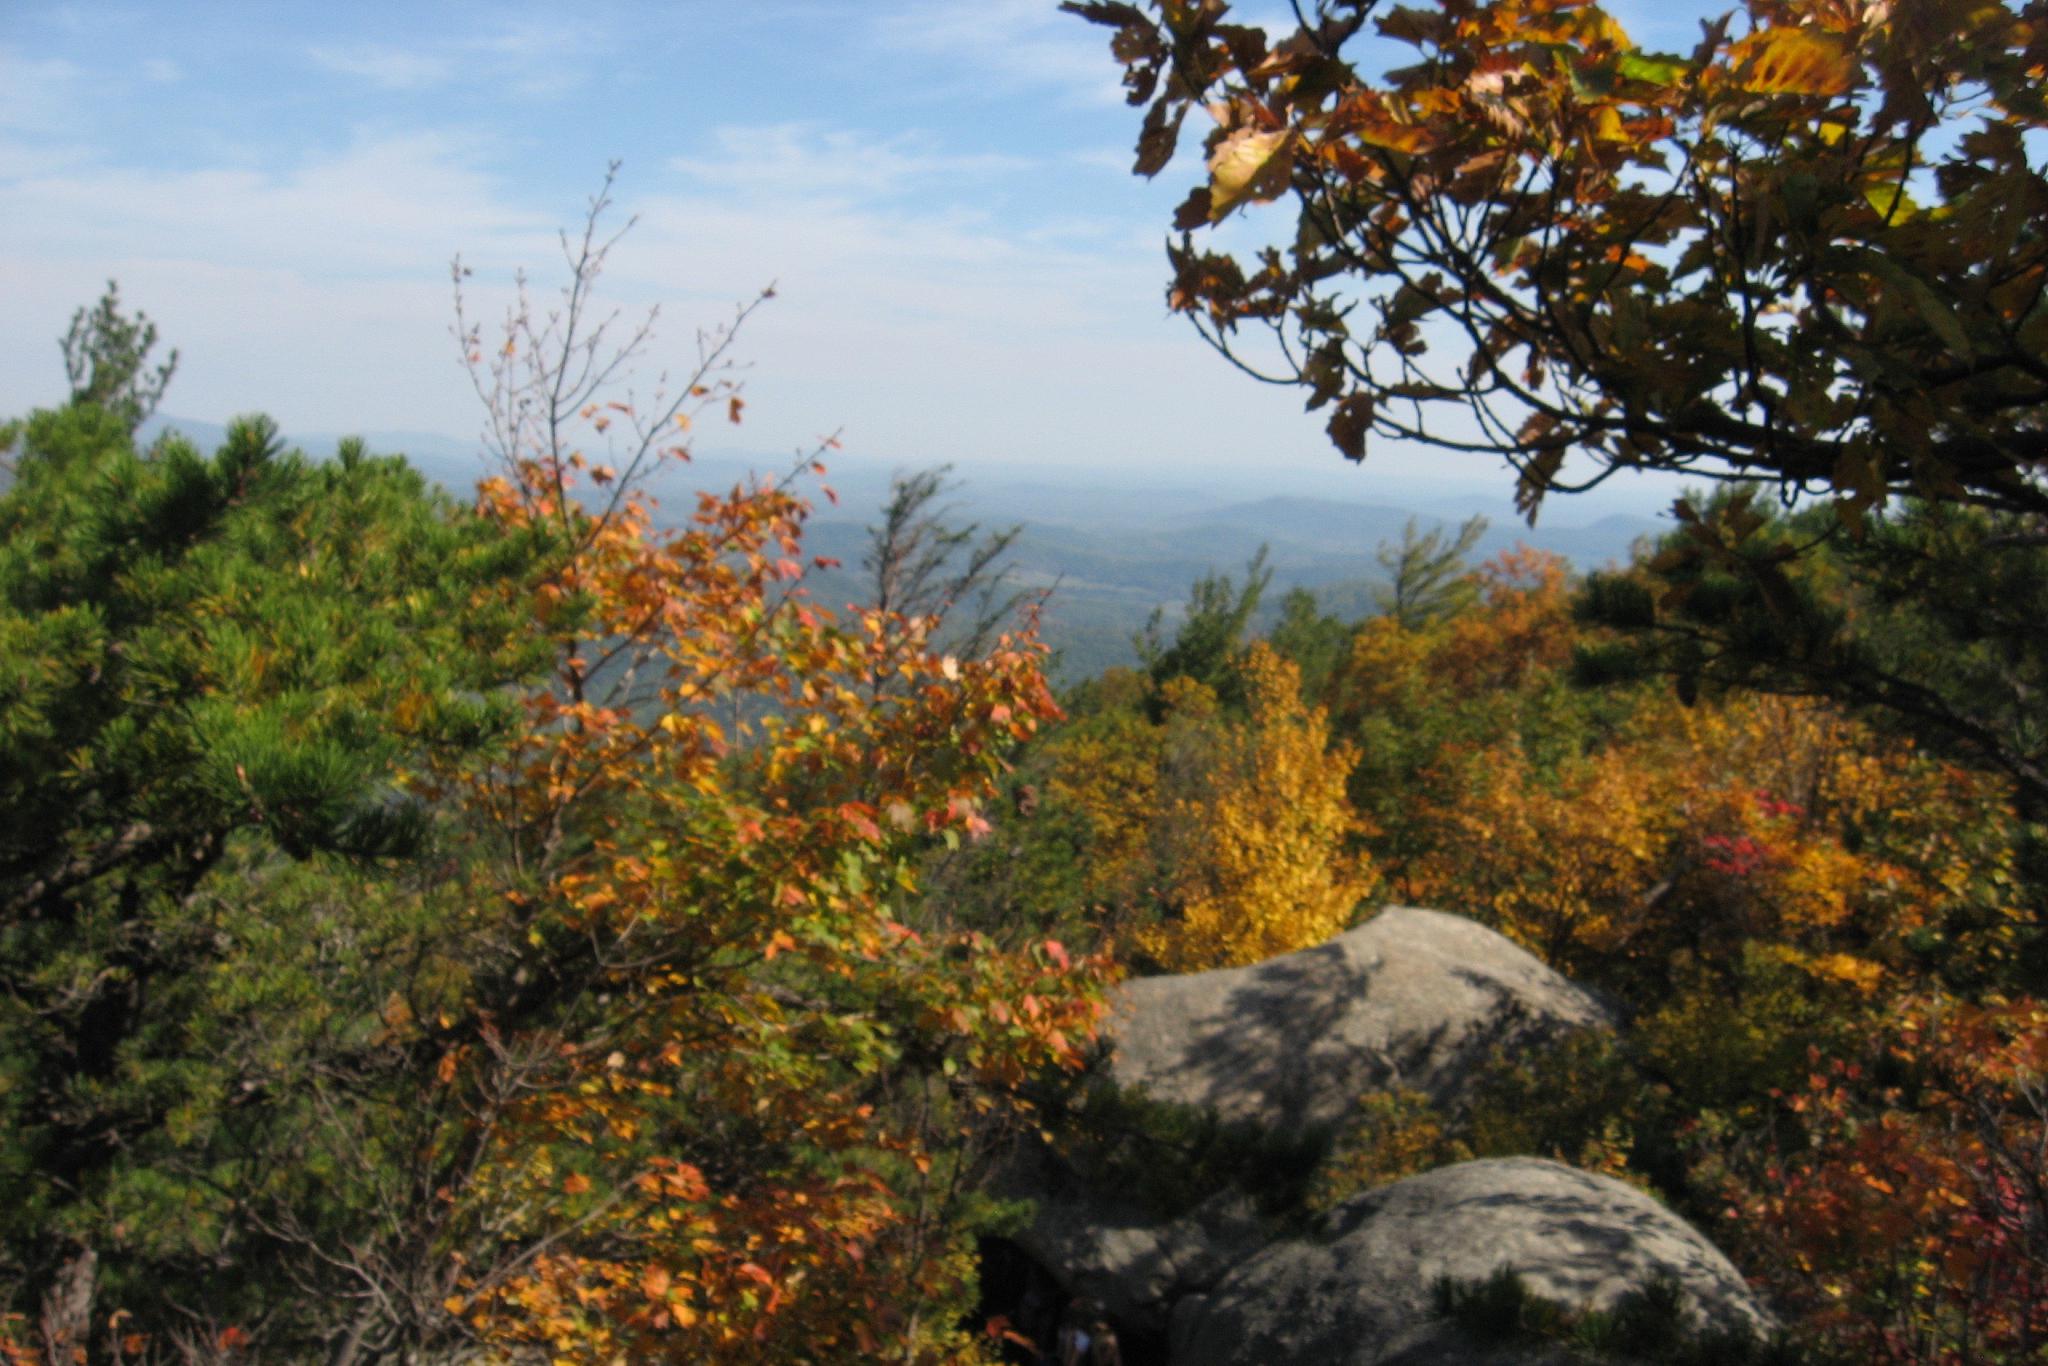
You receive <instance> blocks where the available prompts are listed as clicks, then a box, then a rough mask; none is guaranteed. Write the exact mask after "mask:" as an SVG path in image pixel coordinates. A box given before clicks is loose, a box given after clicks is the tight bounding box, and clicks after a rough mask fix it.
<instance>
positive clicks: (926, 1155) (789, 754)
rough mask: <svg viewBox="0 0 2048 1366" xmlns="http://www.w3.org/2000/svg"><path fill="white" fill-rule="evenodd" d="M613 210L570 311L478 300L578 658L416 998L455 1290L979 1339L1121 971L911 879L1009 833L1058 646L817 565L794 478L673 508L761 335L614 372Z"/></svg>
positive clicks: (832, 1339)
mask: <svg viewBox="0 0 2048 1366" xmlns="http://www.w3.org/2000/svg"><path fill="white" fill-rule="evenodd" d="M607 184H609V182H607ZM603 207H604V198H603V196H600V197H599V198H598V200H597V201H595V202H594V204H593V210H592V214H591V217H590V221H589V224H588V225H587V228H586V232H585V235H584V237H583V239H582V244H581V252H580V255H579V254H577V253H576V252H575V251H574V250H573V249H572V253H571V265H572V279H571V283H570V286H569V289H568V291H567V294H566V302H565V305H564V307H563V308H562V309H561V310H560V311H559V312H558V313H557V314H554V315H552V316H550V317H547V318H545V319H543V318H541V317H540V316H539V315H538V314H537V313H536V312H535V311H534V310H533V309H531V308H530V307H529V306H528V305H527V303H526V300H525V297H524V292H523V289H522V293H521V297H520V300H519V302H518V303H517V304H515V306H514V308H513V311H512V313H511V314H510V317H509V321H508V325H507V329H506V334H505V337H504V339H503V340H502V342H499V343H495V344H486V343H485V342H484V341H483V338H482V336H481V332H480V329H477V328H475V327H472V326H469V325H467V324H465V325H464V326H463V328H462V329H461V330H462V334H463V337H464V341H465V346H466V350H467V353H468V357H469V362H470V365H471V368H472V373H473V374H475V375H476V376H477V378H478V383H479V388H480V390H481V391H482V392H483V393H484V394H485V396H486V397H487V399H489V400H490V401H491V412H492V417H493V420H494V427H493V433H494V436H495V437H496V438H497V440H498V442H499V450H500V455H501V456H502V463H503V468H502V470H501V471H500V473H499V475H498V477H496V478H494V479H491V480H489V481H487V482H486V484H485V485H484V486H483V489H482V494H481V496H482V499H483V502H484V505H485V507H486V509H487V510H488V512H489V514H490V515H491V516H492V517H494V518H497V519H499V520H500V521H502V522H504V523H506V524H507V525H509V526H513V527H519V526H527V525H536V526H540V525H545V526H547V527H550V528H551V529H552V530H551V534H552V535H553V536H554V537H555V539H556V541H557V543H558V544H559V545H560V546H562V547H563V549H562V551H561V553H560V555H559V557H558V559H557V560H556V562H555V563H554V565H553V567H552V570H551V572H549V573H547V574H545V575H544V576H542V577H541V578H540V579H539V580H538V581H537V582H536V583H534V584H533V585H531V586H530V588H529V589H527V590H526V591H527V592H528V594H529V599H530V604H531V611H532V613H533V617H534V621H535V627H536V629H537V630H540V631H542V632H544V633H546V634H547V635H548V636H549V638H551V639H552V640H554V641H555V642H556V645H557V656H556V668H555V673H554V677H553V679H552V683H551V686H549V687H548V688H546V689H545V690H543V691H541V692H538V693H536V694H535V695H534V696H533V697H532V698H531V699H530V701H529V703H528V711H529V724H528V727H527V729H526V731H525V734H524V735H523V736H522V737H521V739H520V740H519V742H518V743H517V745H516V746H515V747H514V748H513V750H512V752H511V753H510V754H509V755H507V756H506V757H505V758H504V759H503V761H502V762H499V763H496V764H493V765H491V766H489V767H487V768H483V769H481V770H473V771H471V772H469V773H467V774H464V775H456V776H452V777H449V778H447V779H445V781H446V783H447V784H448V790H449V791H450V792H452V793H454V794H455V795H456V798H457V799H459V800H461V801H463V802H465V803H466V804H467V805H468V807H469V808H470V809H471V810H472V812H473V813H474V814H475V816H476V818H477V829H478V835H477V850H476V854H477V856H476V857H475V858H474V859H473V860H471V862H470V863H468V864H467V865H466V869H465V872H466V876H467V877H468V878H469V880H470V894H471V895H472V897H474V898H475V899H476V901H477V904H478V905H479V907H480V913H479V917H478V924H479V930H480V934H485V933H487V934H488V935H489V936H490V942H489V943H488V944H483V943H480V944H479V945H478V950H479V958H480V960H482V961H487V962H490V963H492V964H494V965H495V966H494V968H493V976H492V980H491V983H490V988H491V989H490V990H488V991H485V992H479V993H476V994H474V995H473V996H472V997H471V1001H470V1010H471V1013H470V1015H469V1017H468V1018H467V1019H454V1020H451V1019H449V1018H447V1017H446V1016H443V1017H442V1018H441V1019H438V1020H427V1021H424V1022H423V1023H422V1024H421V1026H420V1028H421V1030H422V1033H423V1037H424V1038H427V1039H430V1040H432V1041H434V1042H435V1045H436V1046H437V1047H439V1048H440V1049H441V1052H440V1056H439V1058H438V1062H437V1064H436V1066H437V1068H438V1075H439V1079H440V1083H441V1085H442V1087H443V1090H444V1094H445V1096H447V1097H449V1098H451V1101H450V1103H451V1105H452V1107H453V1108H454V1109H455V1110H457V1111H458V1112H459V1116H460V1122H458V1123H454V1124H451V1125H449V1126H447V1127H445V1128H444V1129H442V1130H441V1131H440V1132H439V1133H438V1134H437V1137H436V1141H435V1143H434V1145H433V1147H432V1148H431V1150H430V1151H429V1152H427V1153H425V1154H423V1155H422V1156H423V1158H424V1160H425V1162H426V1164H427V1165H428V1167H429V1169H430V1170H431V1172H432V1173H433V1177H432V1179H433V1180H434V1181H435V1182H436V1183H438V1184H437V1188H436V1189H435V1192H434V1195H435V1198H436V1199H437V1200H438V1201H439V1202H440V1203H441V1205H442V1206H443V1207H444V1208H445V1215H444V1217H443V1218H442V1220H441V1222H440V1225H439V1227H438V1229H437V1231H436V1237H435V1239H434V1240H433V1248H434V1249H435V1250H437V1251H439V1252H440V1253H441V1254H442V1256H441V1258H440V1260H438V1261H437V1262H434V1263H433V1267H434V1274H436V1275H438V1276H440V1277H441V1280H440V1281H439V1283H438V1284H439V1287H440V1290H441V1292H442V1300H441V1303H440V1308H441V1310H442V1311H443V1312H444V1313H445V1314H446V1315H447V1316H449V1317H448V1328H452V1329H454V1330H457V1331H460V1332H462V1333H465V1334H467V1335H469V1336H471V1337H472V1338H474V1339H476V1340H479V1341H481V1342H482V1343H484V1344H487V1345H489V1346H490V1347H491V1348H492V1349H493V1350H498V1351H506V1352H519V1351H525V1350H537V1351H541V1352H544V1353H546V1354H549V1355H550V1356H552V1357H553V1358H554V1359H556V1360H579V1361H582V1360H588V1361H610V1360H616V1359H621V1358H624V1359H630V1360H635V1361H656V1360H670V1361H690V1362H701V1361H714V1360H735V1361H746V1362H766V1361H776V1360H785V1359H787V1360H798V1359H801V1360H806V1361H821V1360H835V1359H837V1360H863V1361H864V1360H873V1359H877V1358H879V1357H882V1356H885V1355H886V1356H887V1357H888V1358H889V1359H892V1360H902V1361H924V1360H940V1359H955V1358H962V1357H966V1356H970V1355H972V1352H973V1350H974V1349H973V1347H972V1346H971V1336H970V1335H968V1334H967V1333H966V1332H965V1330H964V1329H963V1328H962V1326H961V1320H960V1314H961V1312H962V1310H963V1309H964V1308H966V1307H967V1306H968V1304H969V1303H970V1300H971V1292H972V1284H973V1266H972V1261H971V1250H972V1244H971V1236H970V1235H971V1227H972V1216H973V1215H974V1213H975V1204H974V1200H975V1193H974V1186H973V1180H974V1176H975V1171H974V1164H975V1163H976V1161H977V1160H979V1158H980V1157H982V1156H983V1155H985V1151H986V1148H987V1145H988V1141H989V1140H990V1139H991V1137H992V1136H993V1135H995V1134H996V1133H998V1132H999V1131H1000V1130H1001V1129H1002V1127H1003V1125H1004V1124H1005V1123H1006V1122H1008V1121H1010V1120H1012V1119H1014V1118H1015V1117H1016V1116H1019V1115H1020V1114H1022V1113H1023V1112H1024V1110H1025V1109H1027V1108H1028V1104H1027V1102H1026V1101H1024V1100H1023V1099H1022V1094H1023V1083H1025V1082H1026V1081H1027V1080H1028V1079H1029V1078H1030V1077H1031V1076H1032V1075H1033V1074H1034V1073H1037V1072H1040V1071H1043V1070H1046V1069H1060V1068H1065V1067H1073V1066H1076V1065H1078V1063H1079V1061H1080V1057H1081V1049H1082V1048H1083V1046H1084V1045H1085V1043H1086V1042H1087V1040H1088V1038H1089V1037H1090V1035H1091V1033H1092V1030H1093V1027H1094V1021H1095V1018H1096V1012H1097V1005H1098V996H1097V994H1096V992H1095V989H1094V987H1095V976H1094V971H1093V965H1092V964H1090V963H1085V962H1079V961H1071V960H1070V959H1069V957H1068V955H1067V953H1066V951H1065V950H1064V949H1063V948H1062V947H1061V946H1060V945H1059V944H1058V943H1055V942H1049V941H1048V942H1043V943H1038V944H1034V945H1031V946H1028V947H1024V948H1019V949H1012V950H1007V951H1006V950H1001V949H998V948H997V947H995V946H993V945H991V944H989V943H987V942H986V941H984V940H981V939H980V938H978V937H976V936H973V935H969V934H959V935H950V936H943V935H939V934H936V933H933V932H929V931H928V932H926V933H924V934H920V933H918V932H915V931H913V930H911V929H910V928H908V927H907V926H906V925H905V924H904V923H903V922H904V918H905V915H904V908H905V906H906V903H907V899H908V898H909V897H910V896H912V895H913V893H914V890H915V888H914V878H913V875H912V867H913V863H912V860H913V856H914V855H915V854H916V853H917V852H918V851H919V850H920V849H921V848H922V847H924V846H925V845H926V844H927V843H928V842H930V841H933V840H938V839H948V840H950V839H957V838H961V837H963V836H964V837H967V838H972V837H974V836H975V834H976V833H977V832H978V831H980V830H982V829H985V828H986V827H985V822H984V819H983V817H982V815H981V811H980V804H981V803H982V801H983V800H984V799H985V798H986V797H987V796H988V795H989V794H990V793H991V791H992V786H993V781H994V779H995V777H996V775H997V774H998V773H999V772H1000V771H1001V770H1002V767H1003V765H1004V755H1005V753H1006V752H1007V751H1008V750H1009V749H1010V748H1011V747H1012V746H1013V745H1015V744H1016V743H1017V742H1018V741H1020V740H1022V739H1024V738H1026V737H1027V736H1029V735H1030V734H1031V733H1032V732H1033V731H1034V730H1035V729H1036V728H1037V727H1038V726H1039V725H1041V724H1042V723H1043V722H1044V721H1045V720H1047V719H1048V718H1050V717H1051V716H1053V715H1055V714H1056V713H1055V709H1054V707H1053V704H1052V701H1051V697H1050V694H1049V693H1048V691H1047V689H1046V686H1045V683H1044V680H1043V678H1042V677H1041V675H1040V672H1039V663H1040V658H1041V655H1042V650H1041V647H1040V646H1039V645H1038V644H1037V643H1036V642H1035V640H1033V639H1032V638H1031V637H1030V635H1029V634H1028V633H1027V634H1023V635H1017V636H1005V637H1003V638H1001V639H999V640H998V641H996V642H995V643H994V644H993V645H992V646H991V647H990V648H989V649H988V650H987V651H986V652H985V653H984V654H982V655H980V656H977V657H971V658H957V657H954V656H951V655H944V654H941V653H939V652H937V651H936V650H934V649H933V648H931V637H932V633H933V631H934V629H935V627H936V625H937V623H936V622H935V621H934V620H933V619H931V618H912V617H905V616H902V615H900V614H897V613H894V612H889V611H882V610H866V611H861V610H855V609H848V610H845V611H832V610H828V609H827V608H826V607H825V606H824V605H822V604H820V603H818V602H815V601H812V600H810V599H809V598H807V597H806V595H805V594H804V592H803V589H802V580H803V578H804V575H805V573H806V569H807V567H808V562H807V561H806V560H805V558H804V554H803V549H802V544H801V533H802V527H803V521H804V518H805V515H806V512H807V507H806V504H805V503H804V501H803V500H802V499H801V498H799V497H798V496H797V495H796V494H795V493H794V492H793V491H792V490H791V489H790V488H789V487H788V481H787V480H784V481H781V482H774V481H761V482H754V483H750V484H748V483H743V484H740V485H738V486H736V487H733V488H731V489H730V490H728V491H726V492H724V493H709V492H707V493H702V494H699V495H697V499H696V505H695V506H694V507H693V508H691V509H690V510H689V511H688V513H687V515H686V516H684V517H682V518H680V519H679V520H676V521H673V522H664V521H663V520H662V519H661V516H660V514H659V513H658V511H657V509H656V507H655V505H654V503H653V501H652V500H651V499H650V498H649V497H647V496H646V495H645V493H644V491H643V490H642V489H641V488H640V487H639V486H638V476H640V475H642V474H644V473H645V472H647V471H648V470H649V469H651V468H653V467H655V466H656V465H658V464H661V463H664V462H667V463H674V462H678V461H681V460H683V459H686V458H687V452H686V451H685V450H684V449H683V447H682V441H683V438H682V435H681V433H682V432H683V431H684V429H686V428H687V427H688V426H689V424H690V422H691V420H692V418H693V415H701V414H702V413H703V411H704V410H705V409H706V408H707V406H711V405H715V406H716V408H717V409H718V410H720V411H722V412H724V413H725V414H727V415H729V416H730V418H731V419H732V420H734V421H737V420H738V418H739V414H740V408H741V403H740V399H739V396H738V394H737V392H736V390H735V388H734V387H733V386H732V384H731V383H730V382H729V377H728V376H726V375H725V374H724V373H723V371H722V367H723V364H724V356H725V353H726V348H727V346H728V345H729V343H730V341H731V335H732V330H731V329H730V328H728V329H726V330H725V331H723V332H720V333H716V334H712V336H711V337H710V339H709V340H708V341H707V342H706V343H705V345H704V347H703V351H702V354H701V355H700V358H699V363H698V365H697V367H696V369H695V372H694V373H693V374H692V375H691V377H690V378H689V379H687V380H686V381H685V382H683V383H682V384H681V385H680V386H679V387H677V388H675V389H673V390H672V391H670V392H669V393H667V394H666V395H659V394H658V395H657V396H656V397H655V398H654V399H653V400H652V401H651V402H642V403H641V404H639V405H634V404H630V403H626V402H615V401H611V400H610V399H609V398H608V397H607V396H606V395H607V390H606V386H607V384H608V383H609V382H610V381H612V380H614V379H615V378H616V377H617V376H618V375H619V374H620V373H621V372H622V371H621V367H622V366H623V365H625V364H627V363H628V362H630V359H631V356H632V353H633V351H634V349H635V348H636V347H637V345H638V343H639V342H640V341H641V339H642V337H643V336H644V332H643V333H640V334H636V335H635V336H634V337H633V338H632V339H631V340H630V341H629V342H628V343H627V344H626V345H625V346H624V347H622V348H620V349H619V350H618V351H617V352H616V353H609V352H605V351H603V350H602V348H603V347H604V346H606V345H607V342H606V340H605V337H604V333H603V329H602V327H601V326H598V327H593V326H592V324H593V322H594V315H593V314H592V313H591V312H590V287H591V285H592V284H593V282H594V281H595V279H596V276H597V274H598V271H599V269H600V268H601V266H602V264H603V261H604V256H605V252H606V250H607V249H608V248H609V246H610V245H611V241H615V240H616V238H612V239H610V240H600V239H599V238H598V237H597V236H596V228H597V220H598V216H599V213H600V212H601V211H602V209H603ZM572 246H573V244H572ZM746 312H747V310H742V311H741V313H740V315H739V319H737V320H736V321H735V326H736V325H737V322H738V321H739V320H743V319H744V317H745V316H746ZM622 432H623V433H625V436H624V437H623V438H622V439H616V440H614V439H615V438H619V434H620V433H622ZM586 441H587V442H590V443H592V447H593V450H599V449H607V448H608V449H609V450H610V451H611V454H609V455H607V456H605V457H604V458H600V457H599V456H598V455H596V454H593V453H586V452H585V451H584V450H583V449H581V448H580V445H579V444H578V443H581V442H586ZM804 469H805V470H806V471H808V472H812V473H820V474H821V473H822V472H823V467H822V465H820V464H819V463H818V462H817V461H816V460H815V459H809V460H806V461H805V462H804ZM879 677H887V678H891V679H893V680H895V682H894V684H893V685H892V686H891V687H890V688H888V689H886V690H878V689H875V688H872V687H870V686H867V685H868V683H869V682H870V681H871V680H873V679H875V678H879ZM444 1331H447V1329H444Z"/></svg>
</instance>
